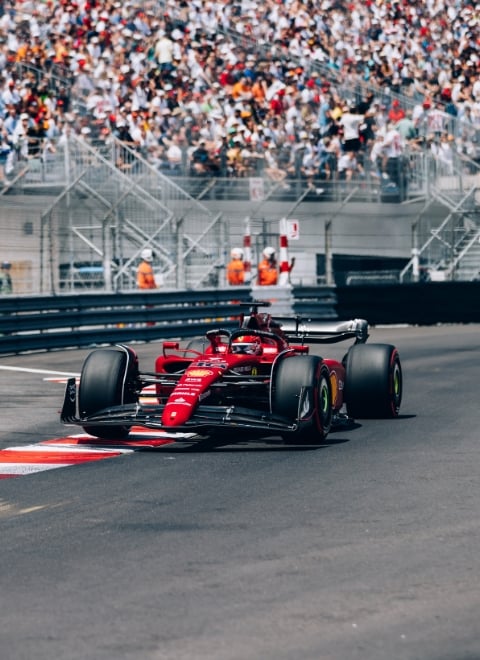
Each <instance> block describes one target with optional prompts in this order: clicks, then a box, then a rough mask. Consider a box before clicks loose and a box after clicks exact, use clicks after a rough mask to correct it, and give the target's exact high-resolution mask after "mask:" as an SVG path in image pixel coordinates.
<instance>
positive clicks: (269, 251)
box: [258, 246, 278, 286]
mask: <svg viewBox="0 0 480 660" xmlns="http://www.w3.org/2000/svg"><path fill="white" fill-rule="evenodd" d="M275 254H276V253H275V248H273V247H271V246H267V247H266V248H265V249H264V250H263V253H262V255H263V259H262V261H261V262H260V263H259V264H258V284H259V286H272V285H274V284H277V282H278V268H277V259H276V256H275Z"/></svg>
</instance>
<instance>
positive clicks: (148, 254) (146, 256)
mask: <svg viewBox="0 0 480 660" xmlns="http://www.w3.org/2000/svg"><path fill="white" fill-rule="evenodd" d="M140 256H141V257H142V259H143V260H144V261H153V252H152V249H151V248H145V249H144V250H142V253H141V255H140Z"/></svg>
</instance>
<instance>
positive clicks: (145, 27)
mask: <svg viewBox="0 0 480 660" xmlns="http://www.w3.org/2000/svg"><path fill="white" fill-rule="evenodd" d="M317 4H318V6H317ZM290 6H291V4H290V3H289V2H286V3H284V4H283V5H281V6H277V5H276V3H275V4H274V3H268V2H267V3H262V4H259V3H255V2H239V3H238V5H237V4H235V3H232V4H228V5H223V4H222V5H219V4H216V3H214V2H213V3H208V2H206V3H203V4H201V5H199V4H197V3H193V2H191V3H186V6H184V5H178V4H177V3H173V2H165V3H164V2H143V3H130V2H128V3H126V4H121V3H114V4H113V5H112V7H110V5H108V7H109V9H111V10H110V11H107V5H106V4H105V5H104V4H103V3H101V2H100V3H97V5H95V6H94V7H92V6H90V5H89V3H70V2H68V1H65V2H62V3H60V4H58V3H46V4H44V3H35V2H31V3H30V2H28V3H25V2H24V3H13V5H12V10H11V11H10V12H4V13H3V15H2V16H1V17H0V42H2V44H1V56H2V57H3V59H4V67H3V69H2V74H1V78H0V117H1V124H2V131H3V133H4V145H5V148H4V153H5V157H4V164H3V170H4V172H3V184H2V183H0V195H2V196H3V197H4V199H6V198H8V199H9V202H10V204H12V205H13V206H15V208H16V209H17V212H19V213H21V212H20V211H18V208H19V207H20V206H21V204H22V200H23V199H25V196H26V195H33V194H35V195H37V196H38V199H40V200H42V199H43V200H44V205H42V207H41V208H40V209H39V210H38V218H37V219H36V222H38V226H39V228H40V229H39V232H38V242H37V245H36V247H35V246H33V245H32V244H29V245H30V247H29V250H32V249H33V250H35V249H36V251H37V260H36V266H35V268H34V269H33V270H32V269H31V268H30V269H29V271H28V272H29V273H32V272H36V273H38V277H36V276H32V275H29V277H30V280H31V283H30V284H29V285H28V284H27V285H26V289H25V290H29V286H30V287H32V286H40V287H41V290H51V289H52V288H53V289H54V290H65V289H67V290H68V289H70V288H77V287H79V286H81V287H82V286H91V285H92V283H95V284H96V285H98V286H102V287H105V288H106V289H108V290H123V289H129V288H132V287H134V286H135V282H134V277H133V273H134V270H135V264H136V260H137V257H138V255H139V253H140V252H141V250H142V248H143V247H144V246H145V245H147V244H148V245H151V246H152V247H153V248H154V250H155V254H156V267H157V270H158V273H159V276H160V277H161V280H162V284H163V286H166V287H173V288H175V287H177V288H179V287H187V288H198V287H207V286H220V285H223V280H222V268H223V266H224V263H225V255H226V254H227V253H228V251H229V247H230V246H231V244H232V243H234V242H235V241H238V240H241V238H242V232H243V222H244V218H245V216H247V215H248V216H249V217H250V219H251V225H252V228H253V232H254V234H255V236H256V242H258V243H259V244H260V243H261V242H262V241H263V242H265V241H266V240H267V239H269V238H270V237H273V238H275V234H276V231H277V230H276V227H277V224H278V220H279V219H280V218H281V217H284V216H290V217H294V216H292V214H296V216H297V217H300V218H309V217H311V216H312V215H315V216H316V217H317V218H318V219H319V221H317V229H315V227H309V229H308V233H307V234H306V236H305V241H304V242H303V241H300V242H299V244H298V249H299V255H300V256H301V258H302V260H303V261H304V262H305V263H307V262H308V263H311V264H314V263H317V261H318V260H317V261H316V259H315V256H316V255H318V254H319V253H320V252H322V251H324V250H325V240H326V239H325V236H324V225H328V220H329V219H331V218H332V217H334V216H338V215H339V214H340V215H341V214H342V213H343V212H344V211H345V210H346V209H348V206H349V205H355V209H356V211H355V213H357V214H359V215H361V216H362V215H363V216H365V217H370V216H371V215H372V213H378V214H379V215H381V214H382V213H386V212H387V213H389V214H391V213H398V211H392V210H391V208H390V205H398V206H401V207H403V208H406V207H407V208H408V209H410V210H411V211H410V215H409V220H408V221H407V222H408V224H405V226H404V228H403V231H404V235H403V239H402V241H400V243H401V246H400V247H398V249H396V248H395V247H392V245H393V243H394V242H395V241H394V237H392V241H391V243H392V245H390V247H389V246H388V245H383V244H381V242H379V241H378V238H375V239H374V240H372V241H371V245H370V251H371V252H372V253H375V252H378V251H379V250H380V251H383V252H384V253H385V256H386V257H389V256H390V257H398V256H400V254H399V253H401V255H402V257H403V258H404V260H405V263H404V266H403V267H402V268H400V269H398V271H397V273H398V278H399V279H401V280H402V281H405V280H410V279H416V278H418V277H420V276H421V273H423V272H428V273H432V274H433V276H434V277H440V276H443V277H445V278H446V279H477V278H478V276H479V270H480V266H479V261H480V255H479V254H478V248H477V245H478V244H479V241H478V239H479V226H478V199H477V189H478V184H479V176H480V175H479V153H478V147H477V145H478V144H479V135H480V122H479V117H480V108H479V102H480V82H479V81H478V65H479V60H478V56H477V54H476V48H475V47H474V45H475V39H476V38H477V37H478V21H475V10H472V9H471V7H470V5H466V4H465V5H463V4H461V5H460V6H459V7H458V8H456V9H454V8H453V7H451V6H445V7H442V3H436V4H435V5H434V6H430V5H428V4H427V5H425V6H424V7H423V5H422V6H420V5H419V6H418V7H417V6H416V5H415V6H414V5H408V6H405V7H403V6H402V7H400V5H398V4H395V3H393V5H391V6H390V5H383V4H382V3H381V4H380V5H376V4H373V5H368V6H363V5H361V4H360V3H353V5H352V3H349V4H348V8H347V5H346V4H345V5H344V4H343V3H341V2H337V3H329V2H327V3H311V5H309V9H307V8H303V9H302V11H301V12H299V15H296V14H295V15H294V16H290V15H289V9H290ZM352 6H353V8H354V9H353V11H351V8H352ZM422 7H423V8H422ZM392 12H393V13H392ZM402 12H403V13H402ZM422 12H423V13H422ZM427 19H428V20H427ZM447 19H448V20H447ZM446 23H447V24H448V26H450V27H449V29H448V30H447V28H446V27H445V26H446ZM426 24H428V29H426V28H425V25H426ZM440 28H441V29H443V31H444V34H445V39H443V42H445V43H447V44H448V46H445V45H442V46H441V45H440V44H439V43H438V39H437V37H438V31H439V29H440ZM445 31H446V32H445ZM459 35H461V38H460V37H459ZM395 113H396V114H395ZM24 115H26V123H25V126H26V128H25V129H24V131H23V133H22V128H21V127H22V125H23V121H22V120H21V119H20V118H21V117H22V116H24ZM348 115H351V116H352V117H356V116H357V117H360V118H361V120H358V122H357V123H358V130H359V133H358V135H359V140H358V148H357V150H356V154H355V160H356V163H357V164H356V167H355V169H353V170H352V171H349V170H343V169H342V168H341V167H340V166H339V165H340V163H341V162H342V155H343V153H344V151H345V142H346V140H345V139H344V138H345V136H344V134H343V133H342V132H343V131H344V130H345V126H349V129H350V128H351V127H352V126H353V125H354V123H355V122H354V120H351V121H350V123H348V124H347V116H348ZM342 117H343V119H342ZM392 136H393V137H394V138H395V140H397V142H398V144H399V145H400V146H399V150H398V153H397V154H394V155H392V154H390V155H389V156H387V145H388V144H390V142H389V140H390V138H391V137H392ZM382 145H383V146H382ZM382 149H383V151H382ZM375 150H377V151H375ZM378 154H380V156H379V155H378ZM1 163H2V161H0V168H1V167H2V164H1ZM0 178H2V171H1V170H0ZM14 200H15V202H14ZM40 204H41V202H40ZM361 207H362V208H363V209H364V210H363V212H362V211H358V209H360V208H361ZM375 207H376V209H377V210H376V211H372V208H375ZM4 208H5V207H4ZM27 208H28V205H26V209H27ZM404 212H405V211H404ZM404 212H403V213H404ZM25 214H26V215H27V214H28V217H29V218H30V217H31V210H30V209H29V210H28V213H27V211H25ZM347 215H348V213H347ZM407 215H408V214H407ZM322 219H323V220H324V222H322ZM0 222H6V220H4V219H2V215H1V211H0ZM432 222H433V223H434V224H432ZM307 224H308V223H305V226H307ZM363 229H364V228H363ZM366 233H367V235H368V231H367V232H366ZM407 234H408V249H407V250H406V249H405V235H407ZM371 235H372V236H376V235H375V234H373V233H372V234H371ZM7 236H8V232H7ZM52 236H54V237H55V240H52ZM9 241H10V245H9V247H8V249H9V251H11V249H15V246H16V241H15V240H13V238H10V239H9ZM354 242H355V241H354ZM387 242H388V241H387ZM337 243H338V249H339V250H343V251H347V252H348V251H351V250H352V249H354V246H353V247H352V246H349V245H342V244H341V243H342V241H341V240H340V239H339V240H337ZM300 248H301V250H300ZM366 249H367V248H365V250H366ZM24 256H25V255H24V254H22V260H23V259H24ZM19 258H20V256H19ZM389 273H390V274H389V277H391V271H389ZM438 273H441V275H438ZM302 277H304V278H306V279H307V280H309V281H322V274H321V273H319V272H318V268H317V267H316V266H315V267H314V268H313V272H310V273H309V274H308V273H305V274H304V275H302ZM356 277H357V276H356ZM34 283H35V284H34Z"/></svg>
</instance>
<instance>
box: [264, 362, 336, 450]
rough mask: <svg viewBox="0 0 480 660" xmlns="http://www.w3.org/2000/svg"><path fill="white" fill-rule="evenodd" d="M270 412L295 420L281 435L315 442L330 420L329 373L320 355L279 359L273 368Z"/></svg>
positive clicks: (328, 429)
mask: <svg viewBox="0 0 480 660" xmlns="http://www.w3.org/2000/svg"><path fill="white" fill-rule="evenodd" d="M272 412H273V414H274V415H281V416H283V417H287V418H288V419H290V420H291V421H292V422H296V423H297V430H296V431H294V432H293V433H292V434H288V435H287V434H286V435H285V436H284V437H285V439H290V438H291V439H293V440H294V441H295V442H297V443H314V444H319V443H321V442H322V441H323V440H325V438H326V437H327V435H328V432H329V431H330V426H331V424H332V389H331V384H330V373H329V371H328V368H327V366H326V365H325V364H324V363H323V361H322V358H320V357H318V356H316V355H301V356H295V357H289V358H285V359H283V360H282V361H281V362H280V363H279V365H278V367H277V369H276V372H275V376H274V386H273V391H272Z"/></svg>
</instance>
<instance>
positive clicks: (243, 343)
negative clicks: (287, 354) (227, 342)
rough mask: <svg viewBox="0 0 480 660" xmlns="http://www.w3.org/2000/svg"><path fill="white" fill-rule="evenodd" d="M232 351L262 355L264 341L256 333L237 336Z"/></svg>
mask: <svg viewBox="0 0 480 660" xmlns="http://www.w3.org/2000/svg"><path fill="white" fill-rule="evenodd" d="M232 353H243V354H246V355H261V354H262V342H261V341H260V338H259V337H256V336H255V335H242V336H240V337H236V339H234V340H233V342H232Z"/></svg>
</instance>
